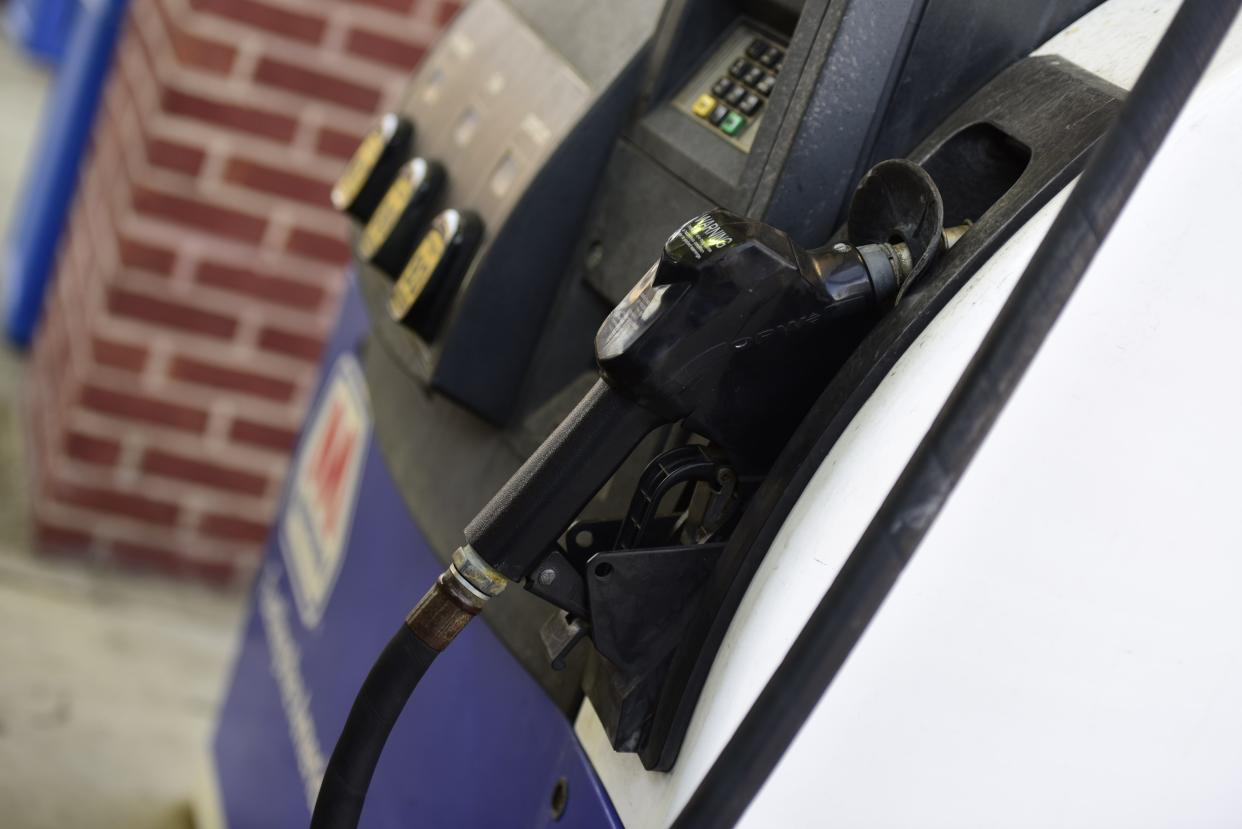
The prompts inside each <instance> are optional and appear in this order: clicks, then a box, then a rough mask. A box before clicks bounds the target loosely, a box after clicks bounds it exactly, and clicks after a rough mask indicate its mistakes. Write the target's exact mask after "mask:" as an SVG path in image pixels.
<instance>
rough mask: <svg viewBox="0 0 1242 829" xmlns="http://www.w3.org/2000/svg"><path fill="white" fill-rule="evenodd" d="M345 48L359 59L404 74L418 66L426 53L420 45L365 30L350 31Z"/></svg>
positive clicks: (425, 49)
mask: <svg viewBox="0 0 1242 829" xmlns="http://www.w3.org/2000/svg"><path fill="white" fill-rule="evenodd" d="M345 48H346V50H348V51H349V52H352V53H353V54H355V55H358V56H359V57H362V58H366V59H368V60H373V61H378V62H379V63H386V64H388V65H390V66H395V67H397V68H398V69H401V70H403V71H406V72H409V71H410V70H412V69H414V67H416V66H418V64H419V62H420V61H421V60H422V59H423V55H424V54H426V52H427V48H426V47H425V46H424V45H423V44H421V43H416V42H414V41H412V40H406V39H404V38H399V37H392V36H390V35H385V34H380V33H379V32H372V31H368V30H367V29H350V30H349V35H348V37H347V38H346V40H345Z"/></svg>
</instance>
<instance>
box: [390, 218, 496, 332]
mask: <svg viewBox="0 0 1242 829" xmlns="http://www.w3.org/2000/svg"><path fill="white" fill-rule="evenodd" d="M482 235H483V223H482V220H480V219H479V217H478V216H477V215H476V214H475V213H473V212H471V211H469V210H453V209H449V210H445V211H444V212H442V213H440V214H439V215H438V216H436V217H435V218H434V219H432V220H431V227H429V228H428V229H427V232H426V234H424V235H423V238H422V241H420V242H419V243H418V247H417V248H415V249H414V253H413V255H411V256H410V259H409V261H408V262H407V263H406V266H405V269H404V270H402V271H401V276H400V278H399V279H398V280H397V284H395V285H394V286H393V289H392V294H390V295H389V297H388V315H389V316H390V317H391V318H392V320H393V321H394V322H399V323H401V324H402V325H405V326H407V327H408V328H410V329H412V330H414V331H416V332H417V333H419V334H420V335H422V336H423V337H426V338H428V339H430V338H431V337H432V336H433V335H434V334H435V329H436V327H437V325H438V324H439V321H440V319H441V318H442V317H443V315H444V311H445V309H446V308H447V307H448V304H449V303H450V302H451V301H452V298H453V295H454V294H455V293H456V292H457V286H458V285H459V284H460V283H461V278H462V276H463V275H464V274H465V272H466V269H467V268H468V267H469V265H470V261H471V260H472V259H473V258H474V252H475V249H476V248H477V247H478V245H479V239H480V237H481V236H482Z"/></svg>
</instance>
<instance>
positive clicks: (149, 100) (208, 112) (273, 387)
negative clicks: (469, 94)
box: [28, 0, 458, 582]
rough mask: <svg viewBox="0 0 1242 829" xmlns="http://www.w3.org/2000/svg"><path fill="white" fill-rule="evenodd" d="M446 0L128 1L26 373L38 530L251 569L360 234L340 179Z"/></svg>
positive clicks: (69, 543)
mask: <svg viewBox="0 0 1242 829" xmlns="http://www.w3.org/2000/svg"><path fill="white" fill-rule="evenodd" d="M457 8H458V3H457V2H450V1H449V0H351V1H347V0H133V3H132V4H131V10H130V16H129V20H128V23H127V26H126V30H125V32H124V34H123V36H122V39H121V43H120V45H119V48H118V53H117V60H116V65H115V68H114V70H113V72H112V75H111V77H110V79H109V81H108V85H107V90H106V93H105V98H104V103H103V106H102V107H101V111H100V115H99V120H98V123H97V124H96V126H95V130H94V135H93V148H92V151H91V155H90V158H89V159H88V161H87V163H86V164H85V165H84V168H83V172H82V176H81V180H80V186H79V193H78V196H77V198H76V201H75V204H74V205H73V208H72V212H71V217H70V221H69V223H68V227H67V231H66V235H65V238H64V240H63V242H62V245H61V250H60V256H59V260H58V265H57V274H56V279H55V282H54V283H53V287H52V289H51V291H50V292H49V297H48V306H47V309H46V313H45V318H44V322H43V325H42V327H41V329H40V331H39V333H38V335H37V337H36V341H35V344H34V348H33V354H32V358H31V367H30V372H29V377H28V401H29V411H28V415H29V416H28V424H29V427H28V428H29V432H30V444H31V452H30V463H31V467H32V473H33V475H32V480H33V482H34V488H33V490H32V492H33V498H32V503H33V513H34V514H33V523H34V540H35V544H36V547H37V548H39V549H41V550H44V551H47V552H55V553H60V554H68V555H79V556H89V557H94V558H100V559H104V560H107V561H112V562H116V563H117V564H120V565H123V566H133V567H139V568H144V569H154V570H158V571H161V572H165V573H171V574H175V575H179V576H185V577H190V578H197V579H205V580H209V581H214V582H228V581H232V580H236V579H238V578H244V577H246V576H247V575H249V573H250V572H252V571H253V569H254V566H255V564H256V563H257V556H258V553H259V551H260V549H261V548H262V544H263V542H264V539H265V538H266V535H267V531H268V526H269V523H270V521H271V518H272V515H273V512H274V510H275V506H276V501H277V499H278V497H279V493H280V489H281V484H282V477H283V475H284V473H285V470H286V466H287V463H288V453H289V449H290V447H291V445H292V443H293V441H294V439H295V437H296V432H297V428H298V426H299V424H300V422H301V420H302V417H303V415H304V413H305V409H306V406H307V403H308V396H309V395H310V393H311V392H312V390H313V385H314V382H315V380H316V375H317V360H318V356H319V352H320V349H321V347H322V345H323V341H324V338H325V337H326V335H327V333H328V332H329V331H330V328H331V326H332V323H333V321H334V318H335V314H336V310H337V306H338V300H339V297H340V292H341V288H342V283H343V272H344V271H343V265H344V264H345V263H346V261H347V259H348V256H349V251H348V248H347V246H346V243H345V241H344V240H345V231H346V225H345V222H344V221H343V220H342V219H341V218H340V217H338V216H336V215H335V214H334V213H333V212H332V211H331V209H330V207H329V204H328V192H329V189H330V187H331V183H332V181H333V179H334V178H335V176H336V175H337V173H338V172H339V170H340V168H341V167H342V164H343V160H344V159H346V158H348V156H349V155H350V153H351V152H352V151H353V148H354V145H355V144H356V143H357V141H358V140H359V138H360V136H361V135H362V133H363V132H364V131H365V130H366V128H367V127H368V126H370V124H371V122H372V121H373V119H374V118H375V116H376V115H377V114H378V113H379V112H381V111H383V110H384V109H385V108H387V107H390V106H392V105H393V104H394V103H395V102H396V100H397V99H398V96H399V94H400V91H401V89H402V88H403V86H404V84H405V82H406V79H407V78H408V75H409V72H410V70H411V69H412V68H413V67H414V66H415V65H416V64H417V63H418V61H419V60H420V59H421V57H422V55H423V53H424V51H425V50H426V49H427V48H428V46H429V44H430V43H432V42H433V41H434V39H435V37H436V35H437V33H438V32H439V31H440V29H441V28H442V27H443V26H444V25H445V24H446V23H447V22H448V20H449V19H451V17H452V16H453V14H454V13H455V12H456V11H457Z"/></svg>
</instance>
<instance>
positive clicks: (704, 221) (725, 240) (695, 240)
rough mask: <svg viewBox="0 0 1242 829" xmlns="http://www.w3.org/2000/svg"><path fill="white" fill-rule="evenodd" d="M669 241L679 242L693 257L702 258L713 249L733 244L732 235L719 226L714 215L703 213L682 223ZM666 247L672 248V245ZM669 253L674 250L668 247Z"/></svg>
mask: <svg viewBox="0 0 1242 829" xmlns="http://www.w3.org/2000/svg"><path fill="white" fill-rule="evenodd" d="M669 242H670V243H672V242H680V243H681V245H682V246H684V247H685V249H686V250H688V251H689V252H690V254H691V255H692V256H693V257H694V258H695V259H702V258H703V257H704V256H706V255H707V254H709V253H711V252H712V251H714V250H719V249H720V248H725V247H728V246H729V245H731V244H733V237H732V236H730V235H729V233H728V232H727V231H726V230H725V229H724V228H723V227H721V226H720V222H718V221H716V217H715V216H713V215H712V214H711V213H704V214H703V215H702V216H699V217H698V218H696V219H691V220H690V221H688V222H686V223H685V224H684V225H682V226H681V229H680V230H678V231H677V232H676V233H674V234H673V238H672V239H670V240H669ZM667 247H668V248H672V247H673V245H672V244H669V245H668V246H667ZM669 253H675V252H674V251H673V250H671V249H670V250H669Z"/></svg>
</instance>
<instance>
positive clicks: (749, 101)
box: [737, 92, 763, 116]
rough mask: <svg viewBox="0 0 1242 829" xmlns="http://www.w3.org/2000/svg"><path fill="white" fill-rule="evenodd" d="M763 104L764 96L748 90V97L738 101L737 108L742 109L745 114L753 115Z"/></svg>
mask: <svg viewBox="0 0 1242 829" xmlns="http://www.w3.org/2000/svg"><path fill="white" fill-rule="evenodd" d="M762 106H763V99H762V98H760V97H759V96H758V95H756V94H755V93H753V92H747V93H746V97H745V98H743V99H742V100H741V101H740V102H739V103H738V105H737V108H738V109H739V110H741V112H742V114H743V115H751V116H753V115H754V114H755V113H756V112H758V111H759V108H760V107H762Z"/></svg>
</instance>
